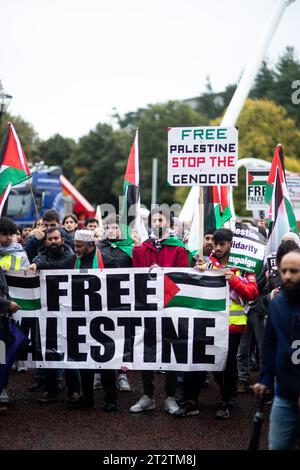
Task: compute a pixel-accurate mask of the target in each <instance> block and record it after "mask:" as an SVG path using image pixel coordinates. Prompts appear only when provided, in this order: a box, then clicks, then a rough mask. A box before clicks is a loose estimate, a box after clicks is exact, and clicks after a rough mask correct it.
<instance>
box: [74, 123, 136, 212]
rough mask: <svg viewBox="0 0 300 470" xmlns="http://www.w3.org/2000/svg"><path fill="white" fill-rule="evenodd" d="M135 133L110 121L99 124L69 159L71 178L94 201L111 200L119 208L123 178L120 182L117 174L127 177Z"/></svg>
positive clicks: (94, 202) (83, 138) (109, 201)
mask: <svg viewBox="0 0 300 470" xmlns="http://www.w3.org/2000/svg"><path fill="white" fill-rule="evenodd" d="M131 137H132V136H129V135H128V134H127V133H126V132H124V131H114V130H113V128H112V127H111V126H110V125H108V124H97V126H96V128H95V129H93V130H92V131H90V132H89V134H87V135H85V136H83V137H81V139H80V140H79V143H78V145H77V146H76V147H75V149H74V151H73V152H72V154H71V156H70V158H68V159H67V160H66V162H65V166H69V172H70V174H71V175H72V176H71V177H70V180H71V182H72V183H73V184H74V185H75V186H76V188H77V189H78V190H79V191H80V192H81V193H82V194H83V195H84V196H85V197H86V198H87V199H88V200H89V201H90V202H91V203H92V204H94V205H96V204H102V203H110V204H114V205H115V207H116V208H118V196H119V195H121V194H122V186H123V180H122V182H121V183H120V184H118V183H117V177H118V176H119V177H121V175H122V178H123V179H124V172H125V169H124V168H125V167H126V163H127V158H128V154H129V150H130V145H131V143H132V138H131ZM121 162H122V164H121V165H120V163H121ZM120 172H121V173H120Z"/></svg>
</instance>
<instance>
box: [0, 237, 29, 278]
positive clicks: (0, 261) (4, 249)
mask: <svg viewBox="0 0 300 470" xmlns="http://www.w3.org/2000/svg"><path fill="white" fill-rule="evenodd" d="M29 264H30V263H29V260H28V256H27V254H26V251H24V249H23V247H22V245H20V243H17V242H16V241H15V240H13V241H12V242H11V244H10V245H8V246H1V245H0V267H2V268H3V269H5V270H12V271H13V270H15V271H19V270H20V269H21V270H22V269H24V268H26V266H29Z"/></svg>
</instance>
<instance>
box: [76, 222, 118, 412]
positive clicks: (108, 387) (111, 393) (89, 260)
mask: <svg viewBox="0 0 300 470" xmlns="http://www.w3.org/2000/svg"><path fill="white" fill-rule="evenodd" d="M74 251H75V253H76V255H77V260H76V263H75V266H74V267H75V269H102V268H104V267H107V268H114V267H117V265H116V264H115V263H114V261H113V259H112V258H111V257H108V256H107V255H103V256H102V255H101V252H100V250H99V248H97V247H96V244H95V239H94V233H93V232H92V231H91V230H77V231H76V232H75V236H74ZM94 374H95V370H93V369H81V370H80V377H81V390H82V396H81V397H80V400H79V402H76V403H74V408H92V407H94V390H93V385H94ZM101 382H102V385H103V389H104V392H105V395H104V400H105V401H106V405H105V406H104V411H115V410H116V409H117V406H116V401H117V388H116V378H115V371H114V370H108V369H107V370H101Z"/></svg>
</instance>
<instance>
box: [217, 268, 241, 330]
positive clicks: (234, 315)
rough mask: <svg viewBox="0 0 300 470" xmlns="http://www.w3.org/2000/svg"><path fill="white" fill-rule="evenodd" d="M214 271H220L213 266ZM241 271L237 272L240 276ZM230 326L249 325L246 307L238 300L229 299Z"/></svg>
mask: <svg viewBox="0 0 300 470" xmlns="http://www.w3.org/2000/svg"><path fill="white" fill-rule="evenodd" d="M212 268H213V269H219V268H217V266H214V265H212ZM240 273H241V271H240V270H238V271H236V275H237V276H239V275H240ZM229 325H239V326H242V325H247V315H246V312H245V307H244V305H242V304H241V303H240V302H238V300H233V299H229Z"/></svg>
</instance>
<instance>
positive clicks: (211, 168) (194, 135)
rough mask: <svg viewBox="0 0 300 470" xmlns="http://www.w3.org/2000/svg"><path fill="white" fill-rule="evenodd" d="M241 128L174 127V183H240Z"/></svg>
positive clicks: (171, 135) (170, 174) (171, 148)
mask: <svg viewBox="0 0 300 470" xmlns="http://www.w3.org/2000/svg"><path fill="white" fill-rule="evenodd" d="M237 160H238V130H237V129H236V128H235V127H234V126H230V127H219V126H215V127H213V126H209V127H170V128H169V129H168V183H169V184H170V185H171V186H211V185H216V186H219V185H221V186H237V184H238V178H237Z"/></svg>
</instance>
